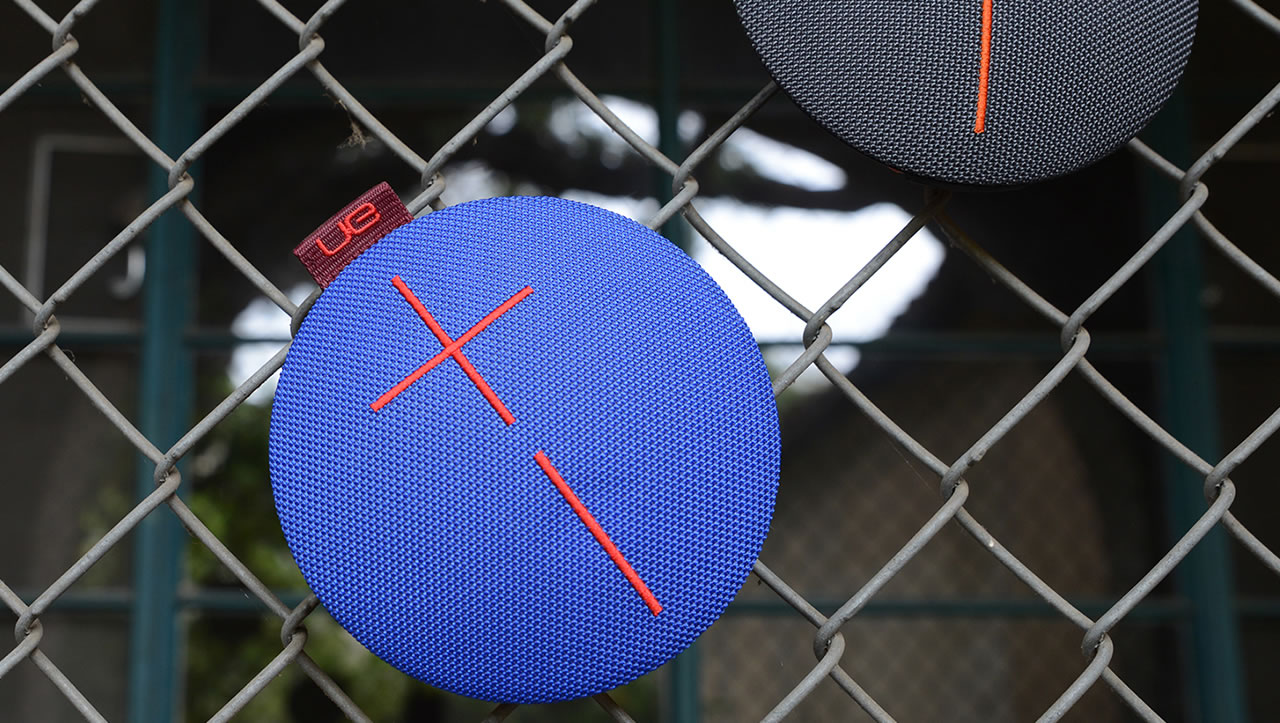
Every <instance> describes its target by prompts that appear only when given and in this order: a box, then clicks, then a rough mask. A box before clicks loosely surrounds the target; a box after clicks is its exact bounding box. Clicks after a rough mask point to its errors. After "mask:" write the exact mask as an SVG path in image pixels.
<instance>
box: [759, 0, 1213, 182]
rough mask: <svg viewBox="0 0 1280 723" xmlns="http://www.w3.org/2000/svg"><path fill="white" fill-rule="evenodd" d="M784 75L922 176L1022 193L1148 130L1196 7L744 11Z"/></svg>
mask: <svg viewBox="0 0 1280 723" xmlns="http://www.w3.org/2000/svg"><path fill="white" fill-rule="evenodd" d="M735 3H736V4H737V7H738V15H739V17H740V18H741V19H742V24H743V26H744V27H745V28H746V30H747V35H748V36H749V37H750V38H751V42H752V44H753V45H754V46H755V48H756V51H757V52H758V53H759V54H760V56H761V58H762V59H763V60H764V64H765V66H766V67H767V68H768V69H769V72H770V73H771V74H772V75H773V77H774V78H775V79H776V80H777V81H778V84H779V85H780V86H781V87H782V88H783V90H785V91H786V92H787V93H788V94H789V95H790V96H791V98H792V99H793V100H795V102H796V104H797V105H799V106H800V108H802V109H803V110H804V111H805V112H806V113H808V114H809V115H810V116H812V117H813V118H814V119H815V120H816V121H818V123H820V124H822V126H824V127H825V128H826V129H827V130H829V131H830V132H832V133H834V134H835V135H836V136H838V137H839V138H840V139H841V140H843V141H845V142H846V143H848V144H850V145H852V146H853V147H854V148H856V149H858V150H859V151H862V152H863V153H865V154H867V155H868V156H871V157H872V158H874V159H876V160H878V161H880V162H882V163H885V164H887V165H888V166H890V167H892V168H894V169H896V170H899V171H902V172H903V173H906V174H909V175H912V176H916V177H918V178H921V179H924V180H929V181H934V182H940V183H943V184H952V185H968V186H975V185H976V186H1013V185H1021V184H1025V183H1029V182H1032V181H1039V180H1043V179H1047V178H1052V177H1055V176H1060V175H1063V174H1065V173H1070V172H1072V171H1075V170H1077V169H1079V168H1082V167H1084V166H1087V165H1089V164H1091V163H1094V162H1096V161H1098V160H1099V159H1101V158H1102V157H1104V156H1106V155H1107V154H1109V153H1111V152H1112V151H1114V150H1116V149H1117V148H1118V147H1119V146H1121V145H1123V144H1124V143H1125V142H1127V141H1128V140H1129V139H1131V138H1133V137H1134V136H1135V135H1137V134H1138V132H1139V131H1141V130H1142V129H1143V127H1145V126H1146V124H1147V122H1148V121H1149V120H1150V119H1151V117H1152V116H1153V115H1155V114H1156V112H1157V111H1159V110H1160V108H1161V106H1163V105H1164V103H1165V101H1166V100H1168V98H1169V94H1170V93H1172V92H1173V89H1174V86H1176V85H1177V83H1178V80H1179V78H1181V76H1182V71H1183V68H1184V67H1185V66H1186V62H1187V56H1188V55H1189V54H1190V52H1191V44H1192V41H1193V39H1194V37H1195V27H1196V15H1197V3H1196V0H946V1H943V0H835V1H833V0H735Z"/></svg>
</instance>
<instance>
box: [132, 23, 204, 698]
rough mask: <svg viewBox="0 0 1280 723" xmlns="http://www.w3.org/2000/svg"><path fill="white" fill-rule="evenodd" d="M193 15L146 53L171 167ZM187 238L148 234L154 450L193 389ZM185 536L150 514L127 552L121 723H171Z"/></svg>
mask: <svg viewBox="0 0 1280 723" xmlns="http://www.w3.org/2000/svg"><path fill="white" fill-rule="evenodd" d="M198 21H199V17H198V7H196V6H195V4H193V3H190V2H187V1H186V0H164V2H162V3H161V4H160V6H159V9H158V17H157V23H156V43H155V52H156V56H155V87H154V92H153V103H154V105H153V106H152V114H151V116H152V117H151V121H152V136H151V137H152V139H153V140H154V141H155V142H156V143H157V144H158V145H159V146H160V147H161V148H162V149H164V150H165V152H167V153H169V154H170V155H171V156H172V157H175V158H176V157H177V156H178V154H179V153H180V152H181V151H182V149H183V148H185V147H186V145H187V144H188V143H190V142H191V141H192V140H194V137H195V132H196V123H197V121H198V114H197V111H196V103H195V99H194V92H193V88H192V77H193V75H194V72H195V66H196V60H197V58H198V57H199V52H200V45H199V44H198V43H197V42H196V39H197V37H198V33H197V32H196V31H197V25H196V24H197V23H198ZM167 176H168V174H167V171H166V170H165V169H161V168H153V169H152V170H151V174H150V179H149V184H148V185H149V192H150V195H151V197H152V198H157V197H159V196H161V195H163V194H164V193H165V192H166V191H167V190H168V181H167ZM193 232H194V229H193V228H192V226H191V225H190V224H189V223H187V221H186V219H185V218H183V216H182V214H181V213H180V212H179V211H178V210H177V209H173V210H170V211H168V212H167V213H165V214H164V215H163V216H161V217H160V218H159V219H157V220H156V222H155V223H154V224H153V225H152V226H151V228H150V230H149V239H148V241H147V256H146V259H147V267H146V281H145V286H144V311H143V316H144V318H143V321H144V332H143V337H142V359H141V365H140V368H141V378H140V383H139V388H140V395H141V397H140V401H139V422H140V429H141V430H142V433H143V434H145V435H146V436H147V438H148V439H150V440H151V441H152V442H153V443H155V444H156V445H157V446H159V447H161V448H162V449H163V448H165V447H166V446H168V445H170V444H172V443H174V442H175V441H177V440H178V438H179V437H180V436H181V435H182V434H183V432H184V431H185V430H186V428H187V426H188V424H189V422H190V416H191V408H192V402H193V400H192V396H193V389H192V385H193V382H194V380H193V379H192V376H193V371H194V369H193V364H192V360H191V355H190V354H189V353H188V351H187V350H186V348H185V344H184V340H183V335H184V332H185V331H186V328H187V325H188V322H189V320H190V317H191V308H192V304H191V299H192V298H193V296H194V294H193V286H194V282H195V249H194V243H193V241H194V233H193ZM154 474H155V465H154V464H153V463H151V462H150V461H149V460H146V459H143V460H142V461H141V462H140V463H139V465H138V473H137V495H138V497H139V498H142V497H144V496H146V495H147V494H149V493H150V492H152V491H153V490H154V489H155V480H154ZM185 541H186V535H185V534H183V530H182V527H181V525H180V524H179V522H178V520H177V518H176V517H175V516H174V515H172V514H170V512H169V510H168V509H167V508H165V507H160V508H157V509H156V510H155V511H154V512H153V513H152V514H150V515H148V516H147V518H146V519H145V520H143V521H142V522H141V523H140V524H139V525H138V528H137V531H136V536H135V537H134V549H133V591H134V607H133V619H132V625H131V631H130V647H129V720H130V721H132V722H133V723H161V722H162V721H171V720H173V719H174V718H175V717H178V711H177V706H178V701H179V696H178V695H177V693H178V690H179V688H180V686H181V681H182V668H183V666H182V664H181V657H180V655H179V638H178V612H179V610H178V605H177V594H178V584H179V582H180V581H181V577H182V559H183V555H184V547H185Z"/></svg>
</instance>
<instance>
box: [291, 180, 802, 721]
mask: <svg viewBox="0 0 1280 723" xmlns="http://www.w3.org/2000/svg"><path fill="white" fill-rule="evenodd" d="M396 278H399V279H400V280H401V283H403V285H404V286H405V288H407V289H409V290H410V292H411V293H412V295H413V296H414V298H416V299H417V300H418V301H419V302H420V303H421V306H422V307H423V308H424V309H425V310H427V311H428V312H429V314H430V315H431V316H432V318H433V319H434V320H435V321H436V322H438V324H439V326H440V328H441V329H442V330H443V331H444V332H445V333H447V335H448V336H449V337H450V338H452V339H453V340H455V341H457V340H460V339H464V338H467V337H466V334H467V332H468V330H469V329H472V328H473V327H474V326H476V325H477V323H478V322H481V320H482V319H485V318H486V317H492V314H493V312H495V310H498V309H499V308H500V307H501V306H502V305H503V303H504V302H508V301H509V300H510V299H512V298H514V295H517V294H518V292H520V291H521V290H522V289H524V288H525V287H528V288H529V289H531V292H528V293H527V294H526V295H525V296H524V297H522V298H520V299H519V300H518V301H516V302H515V303H514V304H513V305H510V306H509V308H507V309H506V310H505V311H503V312H502V313H500V314H498V315H497V316H496V317H492V318H490V323H489V324H488V325H487V326H485V327H484V328H483V329H481V330H480V331H478V332H476V333H475V334H474V335H473V336H470V337H469V338H467V341H466V342H465V344H464V345H463V346H462V347H461V351H462V352H463V354H464V355H465V357H466V360H467V362H469V363H470V364H471V365H473V367H474V369H475V372H476V373H477V374H478V375H479V376H480V377H482V378H483V383H484V384H485V385H487V386H488V387H490V388H491V389H492V392H493V395H494V396H495V397H496V398H497V399H498V400H500V403H501V404H502V405H503V406H504V407H505V408H506V409H507V410H508V413H509V415H510V417H511V419H513V422H512V423H510V424H508V423H507V422H506V421H504V418H503V417H501V416H500V415H499V413H498V412H497V411H496V407H495V406H494V404H493V403H492V402H491V401H489V400H488V399H487V398H486V396H485V395H484V394H482V393H481V391H480V390H479V386H478V384H477V382H475V381H473V379H472V378H471V377H469V375H468V373H467V372H466V371H464V368H463V365H462V363H461V362H460V361H459V360H458V359H457V358H455V357H450V358H446V359H445V360H444V361H443V362H442V363H440V364H439V365H437V366H435V367H433V368H431V369H430V371H427V372H426V373H425V374H422V375H421V376H420V377H419V378H417V379H416V381H414V382H413V383H412V384H410V385H409V386H407V387H406V388H404V389H403V390H402V391H401V392H400V393H398V394H397V395H395V396H394V397H393V398H391V399H390V400H389V401H387V402H386V403H385V406H382V407H381V408H380V409H378V410H376V411H375V410H374V409H372V408H371V404H372V403H374V402H375V400H377V399H379V398H380V397H383V396H384V395H386V393H387V392H388V390H391V389H393V388H394V387H395V386H396V385H397V383H399V382H401V381H402V380H403V379H405V378H406V377H407V376H409V375H410V374H411V373H412V372H414V370H415V369H418V368H419V367H421V366H422V365H423V364H424V363H426V362H427V361H428V360H430V359H431V358H432V357H434V356H436V355H438V354H440V353H441V351H442V349H443V348H444V345H443V344H442V342H441V340H440V338H439V337H438V336H436V335H435V334H434V333H433V331H432V330H431V329H430V328H429V327H428V325H427V323H425V322H424V319H423V318H421V316H420V314H419V312H417V311H415V308H414V307H413V306H412V305H411V304H410V302H409V301H408V300H407V299H408V297H407V296H406V295H405V294H404V293H402V292H401V291H400V290H399V289H398V288H397V286H395V285H394V283H393V279H396ZM538 452H543V453H544V454H545V456H546V459H548V460H550V463H551V464H552V465H554V468H555V469H556V470H557V471H558V473H559V474H560V475H562V478H563V481H564V482H565V483H566V484H567V486H568V487H570V488H572V492H573V493H574V494H575V495H576V497H577V498H578V500H579V501H580V502H581V504H582V505H583V506H585V508H586V509H587V510H588V511H589V512H590V514H591V515H593V517H594V519H595V520H596V521H597V522H598V525H599V527H600V528H602V529H603V531H604V532H605V533H606V534H607V535H608V537H609V538H610V540H611V541H612V543H614V544H615V545H616V547H617V550H618V552H619V553H620V554H621V556H623V557H624V558H625V560H626V562H627V563H629V564H630V566H631V567H632V568H633V569H634V571H635V573H636V574H637V575H638V577H639V578H641V579H642V581H643V583H644V584H645V585H646V586H647V588H648V589H649V590H650V591H651V594H652V596H653V597H655V598H656V600H657V602H658V603H660V605H661V612H659V613H657V614H655V613H654V612H653V610H651V609H650V608H649V607H648V606H647V605H646V603H645V601H644V600H643V599H642V598H641V596H640V594H639V592H638V589H637V588H636V586H635V585H633V584H632V583H631V582H630V581H629V579H628V578H627V577H626V576H625V575H624V573H623V572H622V571H621V568H620V567H619V565H618V564H615V562H614V561H613V560H612V559H611V558H610V556H609V555H608V554H606V551H605V549H604V548H603V546H602V544H601V543H600V541H599V540H598V539H597V538H596V537H594V536H593V533H592V532H591V531H590V530H589V529H588V526H587V524H586V523H585V522H584V520H583V519H582V518H580V517H579V516H578V515H577V514H576V513H575V511H574V509H573V508H572V507H571V505H570V503H569V502H568V499H567V496H566V495H565V494H562V493H561V492H560V491H559V490H558V488H557V486H556V485H555V484H554V483H553V482H552V480H551V479H550V476H549V474H548V473H547V472H546V471H544V469H542V468H541V467H540V466H539V463H538V462H537V461H536V460H535V455H536V454H537V453H538ZM778 465H779V439H778V426H777V411H776V408H775V406H774V400H773V394H772V390H771V386H770V380H769V377H768V374H767V371H766V369H765V366H764V363H763V360H762V359H761V357H760V354H759V352H758V349H757V347H756V344H755V341H754V340H753V338H752V336H751V334H750V332H749V330H748V329H747V327H746V325H745V324H744V322H743V321H742V319H741V317H740V316H739V315H738V313H737V311H736V310H735V309H734V308H733V306H732V304H731V303H730V302H729V300H728V299H727V297H725V295H724V293H723V292H722V291H721V290H720V288H719V287H718V286H717V285H716V284H715V282H714V281H712V280H711V278H710V277H709V276H707V275H706V273H705V272H703V271H702V269H701V268H700V267H698V265H697V264H696V263H695V262H694V261H693V260H692V259H690V258H689V257H688V256H686V255H685V254H684V253H682V252H681V251H680V250H679V249H677V248H676V247H675V246H673V245H672V244H671V243H669V242H668V241H666V240H665V239H663V238H662V237H661V236H659V235H657V234H656V233H654V232H653V231H650V230H649V229H647V228H645V227H643V226H641V225H639V224H637V223H635V222H633V221H630V220H628V219H625V218H623V217H622V216H618V215H616V214H613V213H611V212H608V211H603V210H601V209H597V208H594V207H591V206H586V205H583V204H579V203H574V202H570V201H563V200H558V199H549V198H500V199H491V200H486V201H477V202H473V203H468V204H463V205H460V206H455V207H452V208H449V209H446V210H443V211H438V212H436V213H432V214H430V215H429V216H427V217H424V218H422V219H418V220H416V221H413V222H411V223H409V224H407V225H405V226H402V227H400V228H398V229H396V230H394V231H392V232H391V233H390V234H389V235H388V236H387V237H385V238H383V239H382V240H381V241H379V242H378V243H377V244H375V245H374V246H373V247H372V248H371V249H369V250H368V251H366V252H365V253H364V254H363V255H362V256H360V257H359V258H358V259H356V260H355V261H354V262H352V264H351V265H350V266H348V267H347V268H346V269H344V270H343V271H342V273H341V274H339V275H338V277H337V279H335V280H334V282H333V283H332V284H331V285H330V286H329V287H328V288H327V289H326V291H325V292H324V293H323V294H322V295H321V296H320V297H319V299H318V300H317V302H316V304H315V306H314V307H313V308H312V309H311V311H310V313H308V315H307V317H306V320H305V321H304V322H303V324H302V326H301V328H300V330H299V332H298V334H297V337H296V338H295V341H294V344H293V347H292V349H291V351H290V352H289V355H288V359H287V361H286V363H285V365H284V368H283V371H282V373H281V378H280V383H279V388H278V390H277V392H276V397H275V402H274V407H273V411H272V423H271V477H272V486H273V490H274V494H275V500H276V507H277V511H278V513H279V515H280V520H281V523H282V525H283V528H284V532H285V537H286V538H287V540H288V542H289V546H290V549H291V550H292V552H293V554H294V557H295V558H296V559H297V562H298V565H299V567H300V568H301V569H302V572H303V574H304V575H305V576H306V578H307V581H308V583H309V584H310V586H311V587H312V589H314V590H315V592H316V593H317V595H318V596H319V598H320V600H321V602H322V603H323V604H324V606H325V607H326V608H327V609H328V611H329V612H330V613H331V614H332V615H333V616H334V618H335V619H337V620H338V621H339V622H340V623H341V624H342V625H343V626H344V627H345V628H346V629H347V630H349V631H350V632H351V633H352V634H353V635H354V636H355V637H356V639H358V640H359V641H360V642H361V643H363V644H364V645H365V646H367V647H368V648H369V649H370V650H372V651H373V652H374V653H376V654H377V655H379V656H380V657H382V658H384V659H385V660H387V661H388V662H390V663H391V664H393V665H395V666H396V667H398V668H400V669H401V670H403V671H405V672H406V673H409V674H410V675H413V676H415V677H418V678H420V679H422V680H424V681H426V682H428V683H431V684H433V685H436V686H439V687H441V688H445V689H447V690H450V691H454V692H457V693H461V694H464V695H468V696H472V697H476V698H481V699H487V700H500V701H505V702H543V701H552V700H562V699H569V698H576V697H581V696H584V695H591V694H595V693H599V692H601V691H605V690H608V689H611V688H613V687H615V686H617V685H620V684H623V683H626V682H628V681H630V680H633V679H635V678H637V677H639V676H641V675H643V674H644V673H647V672H649V671H651V670H653V669H654V668H656V667H658V666H659V665H661V664H662V663H664V662H666V661H667V660H669V659H670V658H672V657H673V656H674V655H675V654H677V653H678V652H680V651H681V650H683V649H684V648H685V647H687V646H688V645H689V644H690V643H691V642H692V641H693V640H694V639H695V638H696V637H697V636H698V635H699V634H700V633H701V632H702V631H703V630H705V629H706V628H707V627H708V626H709V625H710V624H711V623H712V622H714V621H715V619H716V618H717V617H718V616H719V615H720V614H721V613H722V612H723V610H724V608H725V607H726V606H727V605H728V603H729V602H730V601H731V600H732V599H733V597H734V596H735V595H736V593H737V591H738V590H739V588H740V587H741V585H742V584H743V582H744V581H745V579H746V576H747V574H748V573H749V571H750V569H751V566H752V564H753V563H754V561H755V560H756V557H757V555H758V553H759V549H760V546H761V544H762V543H763V540H764V537H765V534H766V532H767V530H768V525H769V520H770V517H771V515H772V510H773V502H774V496H775V493H776V489H777V479H778Z"/></svg>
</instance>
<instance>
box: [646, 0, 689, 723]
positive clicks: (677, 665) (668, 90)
mask: <svg viewBox="0 0 1280 723" xmlns="http://www.w3.org/2000/svg"><path fill="white" fill-rule="evenodd" d="M679 8H680V3H679V0H657V2H656V3H655V5H654V16H653V27H654V44H653V53H654V66H655V67H654V71H655V76H656V80H657V90H656V94H655V99H654V101H655V102H654V106H655V107H656V109H657V111H658V150H660V151H662V152H663V154H665V155H666V156H667V158H670V159H671V160H673V161H675V162H676V163H680V162H681V161H682V160H683V159H684V144H683V143H681V142H680V39H679V33H678V30H679ZM654 196H655V197H656V198H657V199H658V203H666V202H667V201H668V200H670V199H671V196H672V193H671V177H670V176H668V175H667V174H666V172H665V171H662V170H660V169H655V171H654ZM687 228H688V227H687V226H686V225H685V223H684V222H683V221H682V220H681V217H680V216H679V215H677V216H676V217H674V218H672V219H671V220H670V221H668V222H667V223H666V224H665V225H664V226H663V227H662V234H663V235H664V236H666V237H667V238H668V239H670V241H671V242H672V243H674V244H675V245H677V246H679V247H680V248H683V249H688V248H689V239H688V237H687V234H686V230H687ZM667 675H668V678H667V686H668V687H667V691H668V694H667V711H666V720H667V721H669V723H697V721H698V717H699V716H698V703H699V694H698V677H699V656H698V644H697V643H694V644H693V645H692V646H690V647H689V649H688V650H686V651H684V652H683V653H681V654H680V655H678V656H676V658H675V660H672V661H671V662H670V663H668V664H667Z"/></svg>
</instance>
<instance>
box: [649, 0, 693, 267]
mask: <svg viewBox="0 0 1280 723" xmlns="http://www.w3.org/2000/svg"><path fill="white" fill-rule="evenodd" d="M679 7H680V5H679V2H678V0H658V2H657V5H656V6H655V12H654V23H653V24H654V45H653V53H654V62H655V68H654V69H655V73H656V77H657V92H656V97H655V103H654V105H655V107H656V108H657V111H658V150H660V151H662V152H663V154H665V155H666V156H667V158H670V159H671V160H673V161H675V162H676V163H680V162H681V161H682V160H684V144H683V143H681V142H680V36H679ZM654 195H655V197H656V198H657V199H658V203H666V202H667V201H669V200H670V199H671V196H672V193H671V177H670V176H668V175H667V173H666V172H665V171H663V170H661V169H654ZM687 228H688V227H687V226H686V225H685V224H684V222H683V221H682V220H681V217H680V215H679V214H677V215H676V216H675V217H674V218H672V219H671V220H670V221H668V222H667V223H666V224H665V225H664V226H663V227H662V235H664V236H666V237H667V238H668V239H669V240H670V241H671V242H672V243H674V244H675V245H677V246H679V247H680V248H683V249H687V248H688V247H689V239H688V238H686V229H687Z"/></svg>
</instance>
